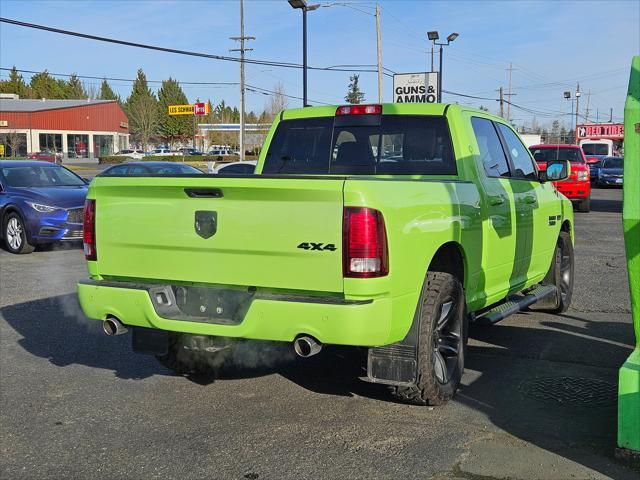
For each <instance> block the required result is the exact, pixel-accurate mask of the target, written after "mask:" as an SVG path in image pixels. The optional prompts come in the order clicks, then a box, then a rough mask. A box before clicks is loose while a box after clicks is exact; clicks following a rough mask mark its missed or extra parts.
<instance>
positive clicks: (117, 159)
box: [99, 155, 258, 163]
mask: <svg viewBox="0 0 640 480" xmlns="http://www.w3.org/2000/svg"><path fill="white" fill-rule="evenodd" d="M257 159H258V157H257V156H255V155H246V156H245V160H257ZM238 160H240V157H238V156H235V155H231V156H225V157H221V156H215V155H185V156H182V155H159V156H155V155H151V156H144V157H142V158H140V159H137V158H132V157H122V156H119V155H118V156H115V155H111V156H105V157H100V159H99V161H100V163H124V162H185V163H193V162H223V163H228V162H237V161H238Z"/></svg>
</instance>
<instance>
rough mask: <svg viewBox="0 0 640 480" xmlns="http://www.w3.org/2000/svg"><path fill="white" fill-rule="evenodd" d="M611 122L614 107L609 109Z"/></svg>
mask: <svg viewBox="0 0 640 480" xmlns="http://www.w3.org/2000/svg"><path fill="white" fill-rule="evenodd" d="M609 123H613V107H612V108H610V109H609Z"/></svg>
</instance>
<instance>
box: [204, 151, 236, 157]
mask: <svg viewBox="0 0 640 480" xmlns="http://www.w3.org/2000/svg"><path fill="white" fill-rule="evenodd" d="M207 155H209V156H211V157H228V156H230V155H234V153H233V152H232V151H231V150H209V153H207Z"/></svg>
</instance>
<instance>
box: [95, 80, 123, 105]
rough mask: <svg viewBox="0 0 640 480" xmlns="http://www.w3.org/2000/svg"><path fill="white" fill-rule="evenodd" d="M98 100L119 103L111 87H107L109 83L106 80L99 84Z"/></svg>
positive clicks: (118, 98)
mask: <svg viewBox="0 0 640 480" xmlns="http://www.w3.org/2000/svg"><path fill="white" fill-rule="evenodd" d="M98 98H99V99H100V100H118V102H119V101H120V97H119V96H118V95H116V94H115V92H114V91H113V90H112V89H111V85H109V82H107V79H106V78H105V79H104V80H102V83H101V84H100V94H99V96H98Z"/></svg>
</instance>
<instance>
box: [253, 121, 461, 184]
mask: <svg viewBox="0 0 640 480" xmlns="http://www.w3.org/2000/svg"><path fill="white" fill-rule="evenodd" d="M262 173H265V174H288V173H290V174H317V175H327V174H335V175H455V174H456V163H455V157H454V155H453V149H452V147H451V139H450V136H449V128H448V125H447V121H446V119H445V118H444V117H441V116H418V115H411V116H409V115H383V116H382V119H381V122H380V125H376V126H371V125H355V126H337V125H335V126H334V117H323V118H308V119H298V120H285V121H283V122H281V123H280V124H279V125H278V128H277V130H276V132H275V134H274V136H273V139H272V140H271V143H270V145H269V150H268V152H267V157H266V160H265V164H264V167H263V170H262Z"/></svg>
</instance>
